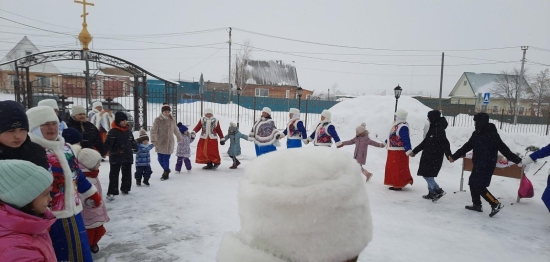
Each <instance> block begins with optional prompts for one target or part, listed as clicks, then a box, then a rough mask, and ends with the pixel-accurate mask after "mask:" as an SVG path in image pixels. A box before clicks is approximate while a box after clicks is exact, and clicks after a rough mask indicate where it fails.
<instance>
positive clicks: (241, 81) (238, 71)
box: [233, 40, 253, 91]
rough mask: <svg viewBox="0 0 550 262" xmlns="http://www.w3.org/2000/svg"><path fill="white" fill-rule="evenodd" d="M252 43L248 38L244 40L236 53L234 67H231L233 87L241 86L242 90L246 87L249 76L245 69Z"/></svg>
mask: <svg viewBox="0 0 550 262" xmlns="http://www.w3.org/2000/svg"><path fill="white" fill-rule="evenodd" d="M252 48H253V47H252V45H251V44H250V40H246V41H245V42H244V44H243V45H242V46H241V50H240V51H239V53H237V55H236V56H237V59H236V61H235V68H233V79H235V88H239V87H240V88H241V90H242V91H244V90H245V89H246V87H247V80H248V79H249V78H250V75H251V74H250V70H247V61H248V60H250V58H251V57H252Z"/></svg>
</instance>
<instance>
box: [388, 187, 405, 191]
mask: <svg viewBox="0 0 550 262" xmlns="http://www.w3.org/2000/svg"><path fill="white" fill-rule="evenodd" d="M388 189H389V190H393V191H402V190H403V189H402V188H396V187H390V188H388Z"/></svg>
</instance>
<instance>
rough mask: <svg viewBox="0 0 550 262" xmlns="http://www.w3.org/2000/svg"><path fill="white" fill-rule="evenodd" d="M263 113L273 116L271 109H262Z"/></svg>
mask: <svg viewBox="0 0 550 262" xmlns="http://www.w3.org/2000/svg"><path fill="white" fill-rule="evenodd" d="M262 112H266V113H267V114H269V115H271V108H269V107H264V108H263V109H262Z"/></svg>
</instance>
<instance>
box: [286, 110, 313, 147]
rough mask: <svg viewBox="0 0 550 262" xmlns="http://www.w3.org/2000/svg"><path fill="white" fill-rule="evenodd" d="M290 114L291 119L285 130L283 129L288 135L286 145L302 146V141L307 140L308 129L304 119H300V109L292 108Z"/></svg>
mask: <svg viewBox="0 0 550 262" xmlns="http://www.w3.org/2000/svg"><path fill="white" fill-rule="evenodd" d="M288 114H289V117H290V120H289V121H288V124H287V125H286V129H285V131H283V134H284V135H285V136H287V138H286V147H287V148H297V147H302V141H304V142H305V141H306V140H307V131H306V128H305V126H304V121H302V120H300V110H298V109H297V108H291V109H290V111H289V112H288Z"/></svg>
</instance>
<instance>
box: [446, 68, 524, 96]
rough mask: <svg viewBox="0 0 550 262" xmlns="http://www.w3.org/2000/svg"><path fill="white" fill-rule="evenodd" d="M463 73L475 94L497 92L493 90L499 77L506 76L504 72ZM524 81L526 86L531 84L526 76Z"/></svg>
mask: <svg viewBox="0 0 550 262" xmlns="http://www.w3.org/2000/svg"><path fill="white" fill-rule="evenodd" d="M463 75H464V76H466V79H468V82H469V84H470V87H471V88H472V91H473V92H474V94H479V93H492V94H495V92H494V91H493V90H494V89H495V88H496V87H497V85H498V81H499V79H500V78H501V77H503V76H505V75H504V74H491V73H473V72H464V74H463ZM461 78H462V77H461ZM459 81H460V79H459ZM523 81H524V83H523V84H524V85H525V86H529V84H528V83H527V81H526V80H525V78H523ZM454 91H455V89H453V91H451V94H450V95H452V93H453V92H454Z"/></svg>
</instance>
